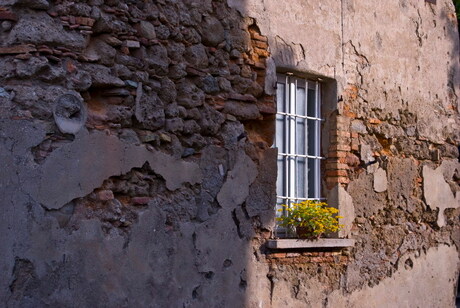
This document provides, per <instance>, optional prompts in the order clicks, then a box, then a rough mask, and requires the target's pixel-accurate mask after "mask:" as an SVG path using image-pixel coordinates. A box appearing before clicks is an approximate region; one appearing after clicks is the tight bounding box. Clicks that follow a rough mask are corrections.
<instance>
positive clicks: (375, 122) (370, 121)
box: [368, 118, 382, 124]
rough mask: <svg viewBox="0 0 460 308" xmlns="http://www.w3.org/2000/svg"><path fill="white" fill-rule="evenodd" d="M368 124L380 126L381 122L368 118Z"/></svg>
mask: <svg viewBox="0 0 460 308" xmlns="http://www.w3.org/2000/svg"><path fill="white" fill-rule="evenodd" d="M368 122H369V123H370V124H380V123H382V121H380V120H379V119H376V118H370V119H369V120H368Z"/></svg>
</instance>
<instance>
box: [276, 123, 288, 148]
mask: <svg viewBox="0 0 460 308" xmlns="http://www.w3.org/2000/svg"><path fill="white" fill-rule="evenodd" d="M285 132H286V118H285V117H284V116H282V115H279V114H277V115H276V136H275V146H276V147H277V148H278V151H279V152H281V153H286V147H285Z"/></svg>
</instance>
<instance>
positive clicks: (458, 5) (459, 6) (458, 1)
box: [454, 0, 460, 19]
mask: <svg viewBox="0 0 460 308" xmlns="http://www.w3.org/2000/svg"><path fill="white" fill-rule="evenodd" d="M454 5H455V11H456V12H457V19H460V0H454Z"/></svg>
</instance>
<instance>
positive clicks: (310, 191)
mask: <svg viewBox="0 0 460 308" xmlns="http://www.w3.org/2000/svg"><path fill="white" fill-rule="evenodd" d="M276 94H277V114H276V140H275V146H276V147H277V148H278V159H277V163H278V177H277V193H276V194H277V205H276V207H277V209H279V208H281V205H282V204H287V205H289V204H292V203H296V202H300V201H303V200H308V199H313V200H320V199H322V198H321V172H320V165H321V164H320V163H321V160H322V159H324V157H322V156H321V151H320V144H321V131H320V130H321V121H324V120H323V119H322V118H321V84H320V83H319V82H317V81H311V80H307V79H302V78H298V77H294V76H292V75H281V74H279V75H278V80H277V93H276ZM282 214H283V213H280V212H279V211H277V215H282Z"/></svg>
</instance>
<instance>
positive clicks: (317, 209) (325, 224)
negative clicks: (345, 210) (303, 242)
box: [277, 200, 342, 238]
mask: <svg viewBox="0 0 460 308" xmlns="http://www.w3.org/2000/svg"><path fill="white" fill-rule="evenodd" d="M282 206H283V208H282V209H279V210H278V211H280V212H283V215H282V216H281V217H278V218H277V220H278V221H279V222H280V225H281V226H282V227H286V228H293V227H295V228H297V229H299V227H300V228H302V229H304V232H305V236H306V237H316V238H318V237H320V236H321V234H323V233H326V232H337V231H338V230H339V229H340V228H341V227H342V225H340V224H339V218H342V217H341V216H337V215H336V214H337V213H338V212H339V210H337V209H336V208H333V207H328V206H327V203H325V202H319V201H315V200H305V201H302V202H300V203H293V204H291V205H290V206H287V205H285V204H283V205H282Z"/></svg>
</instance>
